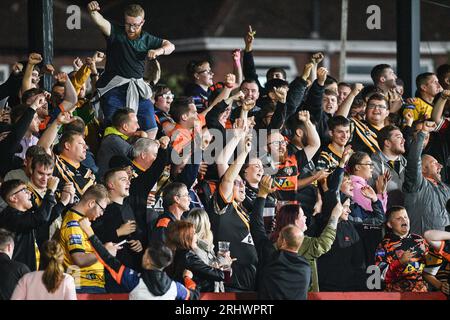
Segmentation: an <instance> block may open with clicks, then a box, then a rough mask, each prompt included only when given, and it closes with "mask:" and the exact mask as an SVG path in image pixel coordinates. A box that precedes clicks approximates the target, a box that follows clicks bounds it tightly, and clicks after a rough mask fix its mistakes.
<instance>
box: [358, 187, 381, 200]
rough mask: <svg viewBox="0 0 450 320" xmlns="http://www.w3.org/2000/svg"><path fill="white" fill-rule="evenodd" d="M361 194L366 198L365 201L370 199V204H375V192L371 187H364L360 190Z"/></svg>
mask: <svg viewBox="0 0 450 320" xmlns="http://www.w3.org/2000/svg"><path fill="white" fill-rule="evenodd" d="M361 194H362V195H363V196H364V197H366V198H367V199H370V200H371V201H372V202H376V201H377V200H378V198H377V194H376V192H375V190H373V189H372V187H371V186H364V187H362V188H361Z"/></svg>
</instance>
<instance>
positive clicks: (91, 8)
mask: <svg viewBox="0 0 450 320" xmlns="http://www.w3.org/2000/svg"><path fill="white" fill-rule="evenodd" d="M87 8H88V10H89V12H94V11H100V5H99V4H98V2H97V1H91V2H89V3H88V5H87Z"/></svg>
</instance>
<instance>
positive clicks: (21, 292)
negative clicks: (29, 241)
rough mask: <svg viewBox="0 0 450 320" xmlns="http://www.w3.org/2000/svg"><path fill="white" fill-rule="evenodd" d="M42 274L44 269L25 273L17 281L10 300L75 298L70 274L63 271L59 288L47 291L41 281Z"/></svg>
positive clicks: (73, 284)
mask: <svg viewBox="0 0 450 320" xmlns="http://www.w3.org/2000/svg"><path fill="white" fill-rule="evenodd" d="M43 274H44V271H34V272H30V273H27V274H25V275H24V276H23V277H22V278H21V279H20V280H19V283H17V286H16V289H15V290H14V292H13V294H12V296H11V300H77V294H76V291H75V280H74V279H73V278H72V276H70V275H68V274H66V273H65V274H64V279H63V281H62V282H61V285H60V286H59V288H58V289H57V290H56V291H55V292H53V293H49V292H48V291H47V288H46V287H45V285H44V283H43V282H42V275H43Z"/></svg>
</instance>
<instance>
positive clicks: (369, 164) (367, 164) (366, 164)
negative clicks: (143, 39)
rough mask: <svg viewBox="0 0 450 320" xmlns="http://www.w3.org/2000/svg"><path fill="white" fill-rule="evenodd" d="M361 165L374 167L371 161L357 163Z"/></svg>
mask: <svg viewBox="0 0 450 320" xmlns="http://www.w3.org/2000/svg"><path fill="white" fill-rule="evenodd" d="M358 164H359V165H361V166H369V167H371V168H373V167H375V165H374V164H373V163H358Z"/></svg>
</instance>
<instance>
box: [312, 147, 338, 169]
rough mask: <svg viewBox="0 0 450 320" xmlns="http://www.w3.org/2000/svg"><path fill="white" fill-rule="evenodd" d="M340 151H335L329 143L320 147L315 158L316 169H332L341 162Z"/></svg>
mask: <svg viewBox="0 0 450 320" xmlns="http://www.w3.org/2000/svg"><path fill="white" fill-rule="evenodd" d="M341 158H342V153H341V152H339V151H337V150H336V149H335V148H334V147H333V145H332V144H331V143H330V144H329V145H328V146H324V147H322V151H320V155H319V159H317V165H316V169H318V170H323V169H325V170H328V171H334V169H336V168H337V167H338V166H339V162H341Z"/></svg>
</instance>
